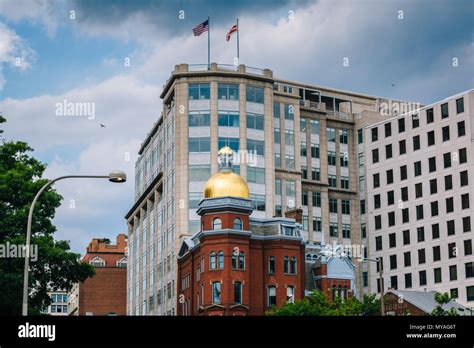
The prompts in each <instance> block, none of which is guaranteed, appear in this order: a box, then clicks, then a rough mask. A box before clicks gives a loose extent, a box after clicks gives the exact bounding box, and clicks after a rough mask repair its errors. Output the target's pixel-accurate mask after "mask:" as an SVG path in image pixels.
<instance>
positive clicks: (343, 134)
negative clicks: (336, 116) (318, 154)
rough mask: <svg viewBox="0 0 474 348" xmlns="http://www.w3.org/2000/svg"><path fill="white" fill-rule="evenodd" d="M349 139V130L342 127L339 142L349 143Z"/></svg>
mask: <svg viewBox="0 0 474 348" xmlns="http://www.w3.org/2000/svg"><path fill="white" fill-rule="evenodd" d="M347 139H348V132H347V130H343V129H340V130H339V142H340V143H341V144H347V141H348V140H347Z"/></svg>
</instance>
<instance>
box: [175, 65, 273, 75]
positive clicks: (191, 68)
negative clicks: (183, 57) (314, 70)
mask: <svg viewBox="0 0 474 348" xmlns="http://www.w3.org/2000/svg"><path fill="white" fill-rule="evenodd" d="M197 71H237V72H241V73H247V74H252V75H257V76H266V77H273V72H272V71H271V70H270V69H261V68H256V67H253V66H246V65H244V64H240V65H235V64H217V63H211V65H210V66H209V65H208V64H178V65H176V66H175V69H174V73H180V72H197Z"/></svg>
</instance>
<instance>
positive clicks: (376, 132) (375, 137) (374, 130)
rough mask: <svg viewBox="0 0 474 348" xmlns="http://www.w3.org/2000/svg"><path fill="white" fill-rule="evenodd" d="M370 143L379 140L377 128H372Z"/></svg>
mask: <svg viewBox="0 0 474 348" xmlns="http://www.w3.org/2000/svg"><path fill="white" fill-rule="evenodd" d="M370 131H371V135H372V142H374V141H377V140H379V130H378V128H377V127H375V128H372V129H371V130H370Z"/></svg>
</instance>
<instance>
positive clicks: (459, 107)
mask: <svg viewBox="0 0 474 348" xmlns="http://www.w3.org/2000/svg"><path fill="white" fill-rule="evenodd" d="M461 112H464V98H459V99H456V113H458V114H460V113H461Z"/></svg>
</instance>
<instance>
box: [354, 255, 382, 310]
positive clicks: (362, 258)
mask: <svg viewBox="0 0 474 348" xmlns="http://www.w3.org/2000/svg"><path fill="white" fill-rule="evenodd" d="M356 258H357V259H361V260H362V262H366V261H371V262H376V263H377V266H378V268H379V281H380V314H381V315H385V302H384V292H383V277H382V274H383V268H382V258H381V257H377V258H376V259H368V258H365V257H356Z"/></svg>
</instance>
